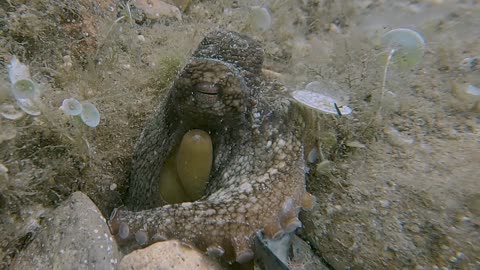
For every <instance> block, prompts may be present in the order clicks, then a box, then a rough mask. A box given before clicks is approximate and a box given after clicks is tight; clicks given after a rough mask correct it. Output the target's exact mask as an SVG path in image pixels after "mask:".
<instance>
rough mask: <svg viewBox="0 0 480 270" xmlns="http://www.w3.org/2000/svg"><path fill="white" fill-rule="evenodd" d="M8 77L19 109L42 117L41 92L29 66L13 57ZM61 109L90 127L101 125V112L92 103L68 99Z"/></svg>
mask: <svg viewBox="0 0 480 270" xmlns="http://www.w3.org/2000/svg"><path fill="white" fill-rule="evenodd" d="M8 77H9V80H10V85H11V87H10V89H11V93H12V95H13V97H14V98H15V100H16V101H17V104H18V107H20V109H22V111H24V112H25V113H27V114H29V115H33V116H37V115H40V114H41V110H40V107H41V100H40V96H41V90H40V88H39V86H38V84H37V83H35V82H34V81H33V80H32V78H31V75H30V70H29V68H28V66H27V65H25V64H23V63H21V62H20V61H18V60H17V58H16V57H12V60H11V61H10V64H9V65H8ZM60 108H61V109H62V111H63V112H64V113H65V114H67V115H71V116H74V117H79V118H80V119H81V121H82V122H83V123H85V125H87V126H89V127H96V126H98V124H99V123H100V112H99V111H98V110H97V108H96V107H95V105H93V104H92V103H90V102H82V103H80V102H79V101H78V100H76V99H74V98H67V99H65V100H64V101H63V102H62V106H61V107H60Z"/></svg>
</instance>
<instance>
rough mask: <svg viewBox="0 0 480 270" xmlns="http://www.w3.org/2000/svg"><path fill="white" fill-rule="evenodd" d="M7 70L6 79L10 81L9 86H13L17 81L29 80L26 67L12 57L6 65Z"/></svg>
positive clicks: (28, 72)
mask: <svg viewBox="0 0 480 270" xmlns="http://www.w3.org/2000/svg"><path fill="white" fill-rule="evenodd" d="M7 70H8V79H9V80H10V83H11V84H14V83H15V82H16V81H19V80H30V79H31V78H30V70H29V69H28V66H27V65H25V64H22V63H21V62H20V61H18V59H17V58H16V57H15V56H14V57H12V59H11V60H10V64H9V65H7Z"/></svg>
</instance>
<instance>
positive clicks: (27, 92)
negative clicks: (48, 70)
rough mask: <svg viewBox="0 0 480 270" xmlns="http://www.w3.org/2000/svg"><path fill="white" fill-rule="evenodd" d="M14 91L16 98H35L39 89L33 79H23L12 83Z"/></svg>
mask: <svg viewBox="0 0 480 270" xmlns="http://www.w3.org/2000/svg"><path fill="white" fill-rule="evenodd" d="M12 93H13V96H14V97H15V98H16V99H20V98H29V99H32V98H35V97H36V96H37V91H36V88H35V84H34V83H33V81H32V80H29V79H22V80H18V81H16V82H15V83H13V84H12Z"/></svg>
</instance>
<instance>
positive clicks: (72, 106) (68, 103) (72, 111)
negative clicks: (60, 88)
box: [61, 98, 83, 115]
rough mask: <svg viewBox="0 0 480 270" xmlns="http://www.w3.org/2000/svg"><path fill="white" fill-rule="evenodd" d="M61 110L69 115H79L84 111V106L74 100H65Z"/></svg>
mask: <svg viewBox="0 0 480 270" xmlns="http://www.w3.org/2000/svg"><path fill="white" fill-rule="evenodd" d="M61 108H62V110H63V111H64V112H65V113H66V114H68V115H79V114H81V113H82V111H83V106H82V104H80V102H79V101H78V100H76V99H74V98H67V99H64V100H63V102H62V107H61Z"/></svg>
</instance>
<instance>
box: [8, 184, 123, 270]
mask: <svg viewBox="0 0 480 270" xmlns="http://www.w3.org/2000/svg"><path fill="white" fill-rule="evenodd" d="M119 258H120V253H119V251H118V247H117V244H116V242H115V241H113V239H112V237H111V235H110V231H109V229H108V227H107V224H106V222H105V219H104V218H103V216H102V215H101V213H100V211H99V210H98V208H97V207H96V206H95V204H94V203H93V202H92V201H91V200H90V199H89V198H88V197H87V196H86V195H85V194H83V193H81V192H75V193H73V194H72V195H71V196H70V198H68V199H67V200H65V201H64V202H63V203H62V204H61V205H60V206H59V207H58V208H57V209H55V210H54V211H53V212H52V214H51V215H50V216H49V217H47V218H46V224H44V226H43V230H42V231H41V232H40V233H39V234H38V235H37V237H36V238H35V239H34V240H33V242H32V243H30V245H28V246H27V248H26V249H24V250H23V251H21V252H20V253H19V254H18V255H17V256H16V257H15V261H14V262H13V264H12V269H115V267H116V265H117V263H118V261H119Z"/></svg>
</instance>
